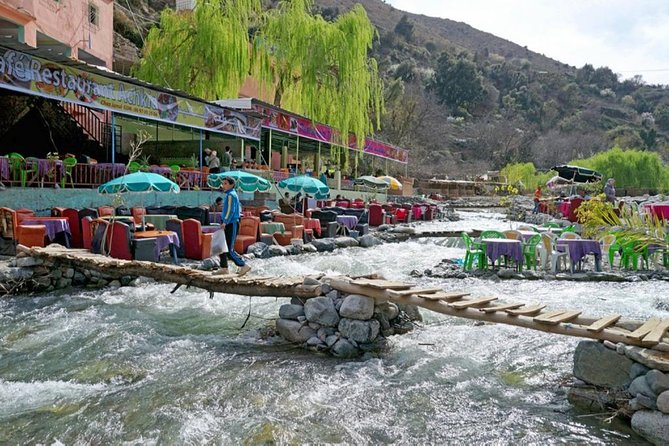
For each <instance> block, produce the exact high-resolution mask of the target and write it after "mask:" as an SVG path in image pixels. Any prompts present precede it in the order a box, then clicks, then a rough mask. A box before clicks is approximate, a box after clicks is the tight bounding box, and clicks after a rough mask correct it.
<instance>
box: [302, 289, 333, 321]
mask: <svg viewBox="0 0 669 446" xmlns="http://www.w3.org/2000/svg"><path fill="white" fill-rule="evenodd" d="M304 314H305V316H306V317H307V320H308V321H309V322H315V323H317V324H320V325H323V326H325V327H336V326H337V324H338V323H339V314H338V313H337V310H336V309H335V306H334V302H332V299H330V298H329V297H325V296H321V297H314V298H313V299H309V300H307V301H306V302H305V303H304Z"/></svg>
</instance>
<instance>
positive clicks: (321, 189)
mask: <svg viewBox="0 0 669 446" xmlns="http://www.w3.org/2000/svg"><path fill="white" fill-rule="evenodd" d="M278 186H279V188H280V189H288V190H289V191H291V192H302V193H304V194H309V195H311V196H313V197H314V198H316V199H317V200H323V199H325V198H328V196H330V188H329V187H327V186H326V185H325V184H323V182H322V181H321V180H318V179H316V178H314V177H310V176H308V175H300V176H297V177H291V178H286V179H285V180H281V181H279V184H278Z"/></svg>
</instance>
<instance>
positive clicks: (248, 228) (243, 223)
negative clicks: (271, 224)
mask: <svg viewBox="0 0 669 446" xmlns="http://www.w3.org/2000/svg"><path fill="white" fill-rule="evenodd" d="M259 239H260V218H259V217H242V219H241V220H240V221H239V228H238V230H237V238H236V239H235V251H236V252H238V253H240V254H244V253H246V250H247V249H248V247H249V246H251V245H252V244H254V243H255V242H257V241H258V240H259Z"/></svg>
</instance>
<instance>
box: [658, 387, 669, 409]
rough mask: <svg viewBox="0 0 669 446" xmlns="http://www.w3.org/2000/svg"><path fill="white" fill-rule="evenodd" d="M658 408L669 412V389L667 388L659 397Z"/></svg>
mask: <svg viewBox="0 0 669 446" xmlns="http://www.w3.org/2000/svg"><path fill="white" fill-rule="evenodd" d="M656 404H657V408H658V410H660V411H661V412H663V413H669V390H665V391H664V392H662V393H661V394H660V396H658V397H657V401H656Z"/></svg>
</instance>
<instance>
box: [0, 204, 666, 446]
mask: <svg viewBox="0 0 669 446" xmlns="http://www.w3.org/2000/svg"><path fill="white" fill-rule="evenodd" d="M462 216H463V218H464V220H463V221H461V222H455V223H437V222H431V223H429V226H428V225H425V228H426V229H428V228H429V229H431V230H434V229H449V230H459V229H469V228H480V229H485V228H507V227H508V225H509V223H508V222H503V221H502V217H501V215H499V214H488V213H470V212H467V213H462ZM444 245H445V244H444V243H443V240H438V239H419V240H417V241H410V242H405V243H397V244H385V245H381V246H378V247H374V248H369V249H360V248H351V249H345V250H339V251H336V252H334V253H329V254H317V255H315V254H310V255H301V256H295V257H280V258H273V259H267V260H253V261H252V262H251V265H252V266H253V268H254V270H253V273H254V274H259V275H281V274H283V275H296V274H309V273H314V272H337V273H343V274H365V273H371V272H379V273H381V274H383V275H385V276H386V277H388V278H393V279H398V280H406V281H409V282H413V283H417V284H420V285H439V286H443V287H444V288H445V289H447V290H467V291H470V292H472V293H473V294H474V295H481V296H483V295H495V296H498V297H500V299H504V300H505V301H514V302H515V301H523V302H525V301H527V302H542V303H545V304H547V305H549V306H550V307H551V308H556V309H557V308H569V309H583V310H584V314H588V315H604V314H610V313H614V312H615V313H620V314H623V315H625V317H629V318H646V317H649V316H652V315H657V316H661V317H667V315H666V311H665V310H663V309H664V308H669V302H668V301H669V298H667V297H666V296H667V295H668V294H667V291H668V288H669V286H668V285H667V284H665V283H664V282H640V283H634V284H630V283H624V284H618V283H584V282H578V283H576V282H556V281H553V282H541V281H495V282H493V281H483V280H479V279H467V280H441V279H439V280H437V279H429V278H421V279H416V278H413V277H411V276H410V275H409V273H410V272H411V271H412V270H424V269H426V268H430V267H433V266H434V265H435V264H437V263H438V262H439V261H440V260H441V259H444V258H457V257H462V255H463V251H462V250H461V249H456V248H448V247H446V246H444ZM171 288H172V286H171V285H167V284H156V283H154V282H151V281H142V282H140V283H139V285H138V286H136V287H131V288H121V289H117V290H112V289H107V290H102V291H97V290H96V291H88V290H75V291H70V292H69V293H67V294H48V295H42V296H31V297H28V296H22V297H14V298H11V299H6V300H2V301H0V423H1V425H2V428H1V429H0V443H2V444H5V443H9V444H26V443H28V444H35V443H44V444H51V443H62V444H110V443H112V444H119V443H123V444H201V443H217V444H263V443H269V442H272V441H274V442H276V443H279V444H285V443H290V444H293V443H295V444H301V443H318V444H323V443H354V444H378V443H382V444H387V443H393V444H536V443H544V444H565V443H566V444H633V443H636V444H639V443H642V441H641V440H640V439H639V437H637V436H635V435H634V434H633V433H631V432H630V431H629V429H627V428H626V427H625V426H624V425H622V424H617V425H613V426H612V425H611V424H607V423H605V422H603V421H602V420H601V419H598V418H594V417H582V416H579V414H578V413H575V412H574V411H573V410H572V409H571V407H570V406H569V404H568V403H567V401H566V398H565V392H564V389H563V388H561V387H560V382H561V380H563V379H564V378H565V377H569V376H570V374H571V367H572V357H573V351H574V347H575V345H576V344H577V343H578V341H579V340H578V339H576V338H570V337H566V336H558V335H549V334H546V333H541V332H535V331H532V330H527V329H523V328H517V327H511V326H504V325H495V324H484V325H476V324H474V323H473V322H472V321H468V320H464V319H458V318H453V317H448V316H444V315H439V314H434V313H430V312H423V316H424V318H425V321H424V323H423V324H422V326H421V327H419V328H418V329H416V330H415V331H413V332H411V333H409V334H406V335H402V336H393V337H391V338H390V342H389V344H390V345H389V348H388V350H387V351H385V352H383V353H382V354H381V355H380V357H378V358H376V359H369V360H354V361H342V360H338V359H334V358H330V357H326V356H320V355H316V354H313V353H310V352H306V351H303V350H301V349H299V348H295V347H294V346H292V345H289V344H286V343H283V342H281V341H280V340H278V339H276V338H269V339H267V338H265V337H263V336H262V333H263V328H264V327H266V326H268V325H271V324H272V323H273V318H275V317H276V315H277V312H278V308H279V306H280V305H281V304H282V303H285V302H286V300H285V299H275V298H268V297H254V298H251V299H249V298H248V297H240V296H232V295H226V294H216V295H215V297H214V299H208V293H207V292H204V291H201V290H197V289H191V290H186V289H180V290H178V291H177V292H176V293H174V294H170V291H171ZM249 302H251V304H250V311H251V318H250V319H249V322H248V323H247V324H246V326H245V327H244V328H243V329H240V327H241V326H242V324H243V323H244V321H245V319H246V317H247V313H248V311H249Z"/></svg>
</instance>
